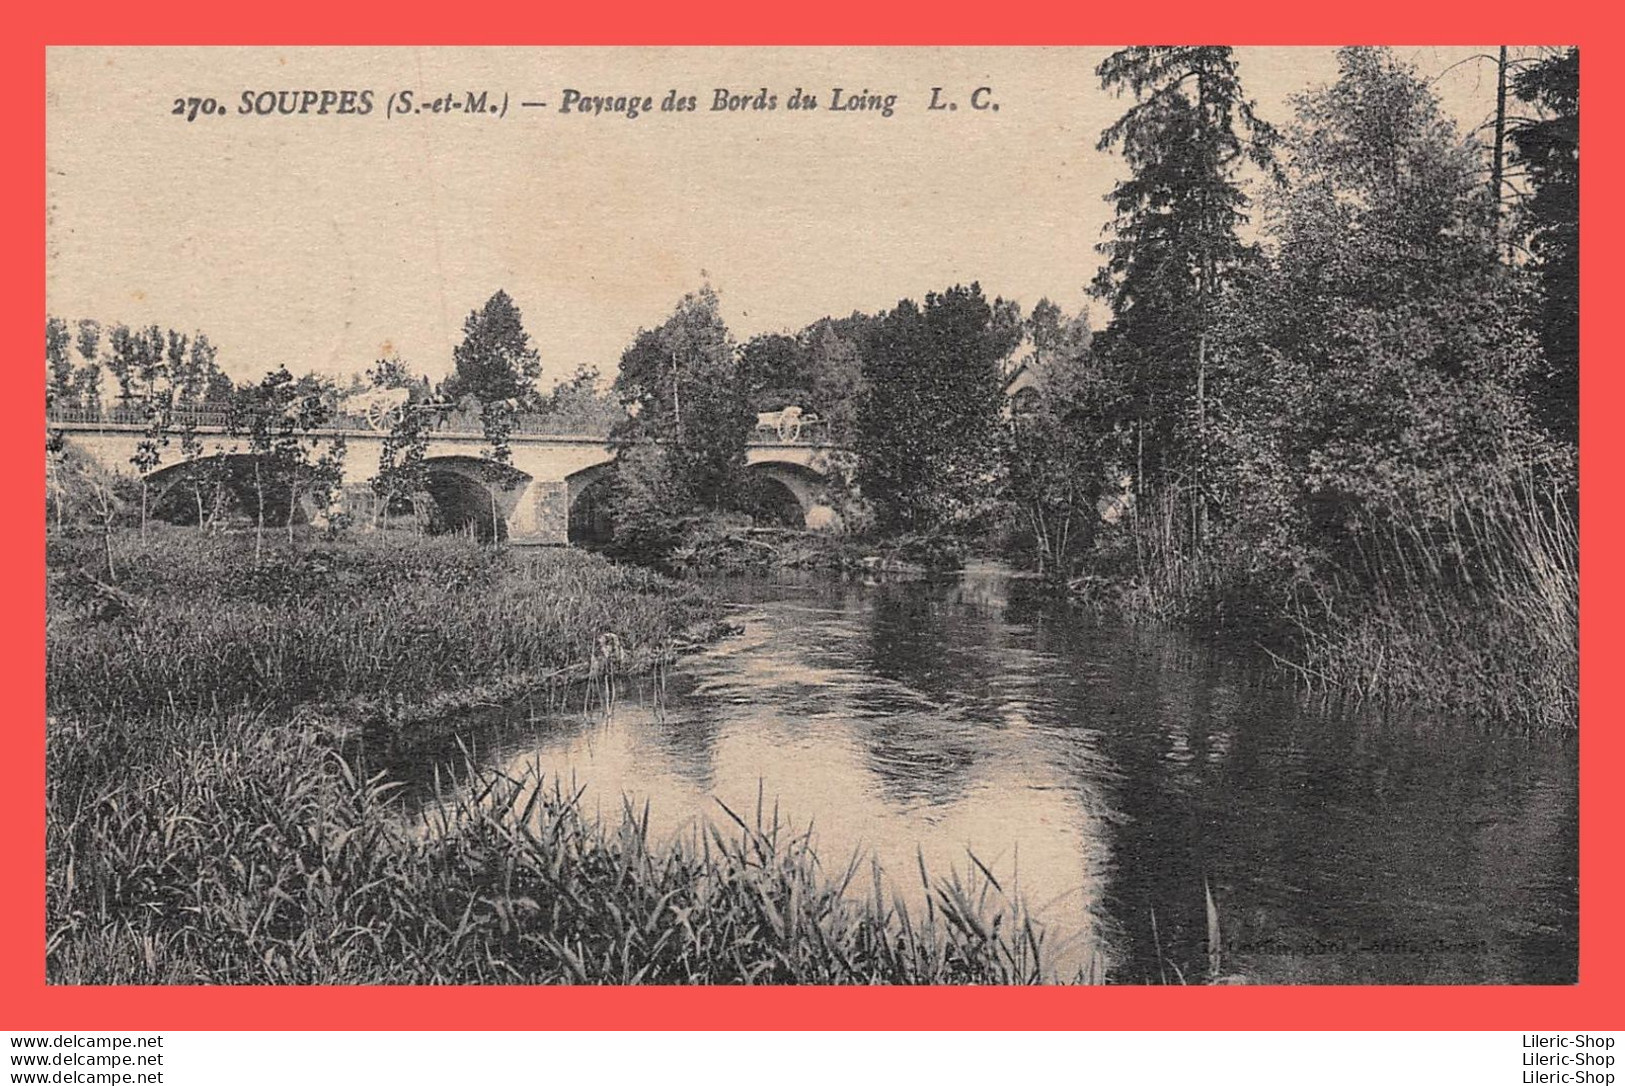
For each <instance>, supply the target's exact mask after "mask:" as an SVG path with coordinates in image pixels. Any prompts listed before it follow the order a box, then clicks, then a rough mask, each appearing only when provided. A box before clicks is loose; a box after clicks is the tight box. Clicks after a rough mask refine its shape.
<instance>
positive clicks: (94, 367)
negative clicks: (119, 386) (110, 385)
mask: <svg viewBox="0 0 1625 1086" xmlns="http://www.w3.org/2000/svg"><path fill="white" fill-rule="evenodd" d="M76 327H77V329H78V335H77V336H76V338H75V345H76V346H77V347H78V348H79V357H80V358H81V359H82V362H81V363H80V365H79V368H78V369H77V370H75V371H74V377H73V392H72V396H73V402H74V403H75V404H77V405H78V406H80V407H83V408H85V409H86V410H90V411H99V410H100V409H101V383H102V367H101V363H100V361H99V359H100V355H101V342H102V326H101V325H100V324H99V323H97V322H96V321H93V320H81V321H79V323H78V325H77V326H76Z"/></svg>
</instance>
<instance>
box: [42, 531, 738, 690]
mask: <svg viewBox="0 0 1625 1086" xmlns="http://www.w3.org/2000/svg"><path fill="white" fill-rule="evenodd" d="M101 548H102V540H101V539H100V538H91V537H76V538H66V539H62V538H58V539H53V540H52V541H51V542H50V544H49V546H48V551H47V578H48V579H47V616H46V700H47V706H48V707H49V709H50V710H51V711H52V712H55V713H63V714H77V715H80V716H108V717H114V716H123V715H130V714H150V713H155V712H162V711H167V710H168V709H170V708H171V707H180V708H182V709H193V710H201V709H205V708H211V707H221V708H227V709H230V708H236V707H247V708H249V709H253V710H270V711H273V712H276V713H278V714H283V715H286V714H288V713H290V712H292V711H293V710H294V709H296V708H298V707H301V706H303V707H310V706H332V707H334V708H335V709H344V710H347V711H348V713H349V715H355V714H356V713H357V712H360V713H363V714H366V715H370V716H373V717H381V718H384V719H400V718H403V717H407V716H411V715H413V714H414V713H418V712H421V710H423V709H424V707H426V706H430V705H440V706H442V707H445V708H451V707H453V706H452V705H450V704H449V703H448V700H447V699H452V700H455V699H456V697H458V696H460V695H461V696H465V697H467V698H489V697H490V696H491V695H492V693H493V691H497V692H505V693H510V694H513V693H519V692H522V691H523V689H524V688H525V687H526V686H535V685H543V684H546V683H547V682H549V681H553V680H564V679H568V678H571V677H575V676H577V675H578V674H579V673H584V672H585V671H586V670H589V669H594V668H602V667H616V668H620V669H626V668H629V667H637V666H640V665H647V664H648V663H650V662H652V661H653V660H654V659H656V658H659V657H661V656H663V655H665V654H669V653H670V652H671V651H672V650H673V648H674V647H675V646H677V645H678V644H679V643H680V642H681V641H682V640H683V639H684V638H685V637H689V636H695V631H696V627H698V626H700V625H701V624H703V623H704V622H706V621H708V620H709V619H710V618H711V609H710V605H709V603H708V602H707V600H706V597H705V596H704V595H703V594H702V593H701V592H699V591H698V590H696V589H694V588H693V587H691V586H683V585H680V584H678V583H676V582H673V581H670V580H667V579H665V578H663V577H660V576H659V575H658V574H655V573H651V572H649V571H647V570H641V569H636V568H631V567H623V566H616V565H613V564H611V563H609V562H606V561H604V560H603V559H600V558H597V557H595V556H592V555H588V554H584V553H582V552H579V551H573V550H547V551H537V552H529V553H527V552H520V551H499V550H494V549H491V548H482V547H480V546H478V545H475V544H473V543H471V542H468V541H466V540H459V539H452V538H438V539H419V538H402V537H394V536H390V535H388V534H385V533H380V534H378V535H375V536H362V537H357V538H355V539H353V540H345V541H341V542H331V543H311V544H298V545H293V546H289V545H277V546H273V547H271V548H270V549H269V552H268V554H267V556H266V558H265V560H263V561H262V562H261V563H259V564H258V565H256V564H255V563H254V561H253V546H252V543H251V541H249V540H247V539H245V538H240V537H233V536H209V535H204V534H201V533H196V532H185V531H176V530H172V531H166V532H156V533H154V534H153V537H152V539H151V540H150V541H149V542H146V543H143V542H142V541H141V539H140V538H139V537H137V536H135V535H134V534H126V535H123V536H118V537H115V539H114V551H115V562H114V568H115V569H116V570H117V571H118V582H117V584H116V585H109V584H107V583H106V582H105V581H103V580H101V579H99V578H100V577H101V576H102V575H103V573H102V572H101V571H102V570H103V565H104V563H103V562H102V558H101Z"/></svg>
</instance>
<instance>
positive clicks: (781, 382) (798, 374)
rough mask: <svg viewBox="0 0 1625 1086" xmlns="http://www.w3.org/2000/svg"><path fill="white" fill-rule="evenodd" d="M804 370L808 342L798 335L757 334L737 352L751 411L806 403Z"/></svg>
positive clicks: (805, 373) (740, 375)
mask: <svg viewBox="0 0 1625 1086" xmlns="http://www.w3.org/2000/svg"><path fill="white" fill-rule="evenodd" d="M807 371H808V365H807V346H806V344H805V343H804V342H803V341H802V340H801V339H800V338H799V337H797V336H787V335H784V334H783V333H769V334H764V335H760V336H756V337H754V338H752V339H751V341H750V342H749V343H747V344H745V349H744V350H743V351H741V352H740V355H739V377H740V380H741V381H742V382H743V383H744V386H745V396H746V398H747V399H748V400H749V402H750V407H751V410H753V411H777V410H779V409H780V408H782V407H788V406H792V405H794V406H803V405H805V403H806V401H807V377H808V372H807Z"/></svg>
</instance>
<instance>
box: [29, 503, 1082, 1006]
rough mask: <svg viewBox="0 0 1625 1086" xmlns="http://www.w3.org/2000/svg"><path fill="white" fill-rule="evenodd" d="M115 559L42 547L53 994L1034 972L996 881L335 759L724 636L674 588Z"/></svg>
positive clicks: (68, 546)
mask: <svg viewBox="0 0 1625 1086" xmlns="http://www.w3.org/2000/svg"><path fill="white" fill-rule="evenodd" d="M111 544H112V545H111V548H110V550H109V549H108V548H106V547H105V546H104V540H103V539H102V537H100V536H98V535H81V536H76V537H53V538H52V539H51V540H50V541H49V544H48V569H47V576H48V588H47V602H48V607H47V630H46V647H47V664H46V672H47V708H48V713H49V714H50V715H49V719H48V721H47V765H46V771H47V772H46V777H47V785H46V793H47V795H46V798H47V872H46V876H47V924H48V941H47V972H48V976H49V977H50V979H51V980H52V981H53V982H56V983H96V984H107V983H117V984H139V983H323V984H334V983H414V984H427V983H550V982H574V983H581V982H605V983H633V982H645V983H744V982H760V983H1023V982H1032V981H1037V980H1040V979H1055V978H1054V977H1053V976H1051V975H1050V971H1049V970H1047V967H1046V965H1045V962H1044V958H1043V940H1042V935H1041V933H1040V932H1038V931H1037V930H1035V929H1034V928H1033V926H1032V925H1031V924H1029V923H1028V921H1027V917H1026V914H1025V912H1024V910H1023V908H1022V906H1021V904H1020V903H1019V901H1015V902H1012V901H1008V900H1006V899H1005V897H1004V895H1003V894H1002V892H1000V891H998V888H997V887H996V886H993V885H989V884H988V883H985V882H980V881H975V882H969V883H967V882H965V881H961V880H958V879H950V880H946V881H944V880H936V879H932V878H931V877H930V876H928V875H927V874H926V873H925V872H924V871H923V870H922V871H921V872H920V877H921V878H922V879H923V880H925V885H926V889H927V895H928V896H927V900H928V902H929V904H928V907H927V908H926V909H925V910H924V912H923V914H922V913H921V912H920V910H917V909H916V910H915V911H914V912H912V913H911V912H910V910H909V909H908V908H907V907H906V906H905V905H904V904H903V903H902V901H901V900H900V899H897V898H894V897H893V896H891V895H890V893H889V892H883V891H882V890H881V889H880V886H881V885H882V881H883V880H882V878H881V873H880V872H879V871H878V869H871V868H868V867H864V866H863V865H862V864H861V863H859V862H857V861H855V860H854V861H853V862H852V863H851V864H850V865H849V866H846V867H840V868H835V867H831V866H829V865H828V864H827V863H822V862H820V859H819V857H818V856H817V855H816V854H815V852H814V849H813V844H812V842H811V840H810V839H809V837H808V836H807V835H806V834H798V833H796V832H794V831H792V830H791V829H790V828H789V827H788V826H786V825H784V824H783V823H781V822H780V821H779V820H778V818H777V816H776V815H774V816H773V817H771V818H767V817H766V816H764V814H763V813H762V812H760V811H758V812H757V813H756V815H755V817H754V818H750V817H739V818H736V819H734V821H733V822H732V826H733V831H731V832H727V833H723V832H719V831H716V830H711V831H709V832H708V833H707V834H706V836H703V837H701V836H698V835H697V834H690V835H689V836H687V837H679V838H677V839H671V840H655V839H653V838H652V837H651V835H650V833H649V829H648V815H647V811H644V812H643V813H642V814H641V815H640V814H639V813H638V811H636V810H635V809H633V808H632V807H631V806H628V807H627V808H626V809H625V810H624V811H622V812H621V813H620V817H618V818H617V817H614V816H608V817H603V816H600V815H598V814H595V813H591V812H588V811H586V810H584V809H583V808H582V806H581V805H580V804H579V803H578V801H577V799H576V797H575V796H574V795H573V794H572V793H570V792H568V791H566V790H563V789H561V788H560V787H559V785H558V782H556V781H545V782H544V781H542V780H540V779H538V778H535V777H531V778H527V779H518V780H516V779H514V778H512V777H509V776H506V775H503V774H500V773H496V772H493V771H490V770H483V769H477V768H475V767H472V766H470V767H466V768H467V773H466V774H465V776H466V780H464V781H463V783H461V784H459V785H457V786H456V787H455V788H453V789H451V791H450V793H449V794H446V795H443V796H442V797H441V800H440V802H439V803H438V804H436V805H434V806H432V807H431V808H430V811H431V814H430V816H428V817H427V819H426V820H425V819H424V818H420V817H417V816H414V815H412V814H411V813H409V812H408V811H407V810H406V809H405V808H404V807H403V805H402V804H399V803H396V802H394V801H393V799H392V797H393V796H394V794H395V792H396V789H397V786H396V785H395V784H393V783H392V782H390V781H388V780H386V779H384V778H383V777H371V778H369V777H367V776H366V773H365V772H364V771H362V770H361V769H360V768H359V764H360V763H359V762H358V760H356V759H355V758H354V757H352V756H351V755H349V754H348V753H347V750H348V744H350V743H351V741H352V740H354V739H355V738H356V736H357V734H358V733H365V735H366V736H367V737H368V738H369V741H370V740H371V739H373V738H383V739H386V740H387V739H390V738H400V737H403V736H406V735H409V734H417V733H419V732H420V731H421V730H422V729H424V728H426V727H433V726H434V725H435V723H436V722H444V721H446V720H447V719H448V718H450V719H455V714H456V713H458V712H459V711H460V710H463V709H466V708H468V707H470V706H473V705H478V704H486V703H489V702H495V701H499V700H501V699H504V698H511V697H515V696H518V695H519V694H521V693H524V692H526V691H527V690H529V691H533V690H535V689H538V688H540V687H545V686H546V685H547V684H549V683H559V684H563V683H568V682H570V681H575V680H579V679H580V678H582V677H585V676H604V675H607V674H610V673H618V674H628V673H630V672H632V671H635V670H639V669H645V668H648V667H650V666H653V665H655V664H656V663H658V662H659V661H662V660H669V659H670V658H672V656H673V655H675V654H676V653H679V652H681V651H683V649H684V648H685V647H686V646H687V645H689V644H691V643H693V642H695V641H696V640H703V639H704V638H707V637H713V636H716V635H717V634H718V633H720V632H722V631H724V630H725V629H727V627H726V625H725V624H723V623H721V622H720V620H719V619H718V612H717V610H716V609H715V605H714V604H713V602H712V601H711V600H710V599H709V597H708V596H707V595H706V594H705V593H703V592H701V591H700V590H698V589H696V588H695V587H693V586H692V585H684V584H681V583H678V582H676V581H672V580H670V579H667V578H664V577H661V576H659V575H658V574H655V573H651V572H648V571H645V570H640V569H635V568H629V567H623V566H616V565H613V564H611V563H608V562H606V561H604V560H602V559H599V558H596V557H594V556H591V555H587V554H583V553H581V552H578V551H562V550H561V551H543V552H531V553H516V552H510V551H501V550H496V549H491V548H481V547H478V546H475V545H473V544H471V543H468V542H464V541H458V540H448V539H420V538H416V537H404V536H392V535H379V536H374V537H358V538H356V539H348V540H339V541H323V542H316V541H313V540H304V541H301V542H299V543H296V544H292V545H285V544H278V545H276V546H274V547H271V548H270V549H269V550H268V552H267V553H266V555H265V556H264V558H263V560H261V561H259V562H255V560H254V548H253V543H252V540H251V539H249V538H238V537H229V536H207V535H203V534H200V533H196V532H189V531H180V530H167V529H157V530H154V531H153V532H151V537H150V539H148V540H146V541H143V540H142V539H141V538H140V537H139V536H138V535H136V534H135V533H128V534H122V535H116V536H115V537H114V538H113V539H112V540H111ZM731 813H732V812H729V814H731ZM741 814H743V812H742V813H741ZM866 879H868V880H872V882H873V884H874V887H875V889H874V891H873V893H865V892H862V891H861V890H860V889H859V887H860V886H862V885H864V882H863V880H866ZM1062 979H1067V978H1062ZM1079 979H1098V978H1079Z"/></svg>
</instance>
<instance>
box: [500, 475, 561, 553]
mask: <svg viewBox="0 0 1625 1086" xmlns="http://www.w3.org/2000/svg"><path fill="white" fill-rule="evenodd" d="M508 542H509V543H512V544H514V545H516V546H521V547H526V546H529V547H562V546H564V545H565V544H567V543H569V542H570V487H569V484H568V483H566V482H564V480H562V479H557V480H555V479H533V480H531V482H530V484H529V485H528V486H526V487H525V488H524V489H523V490H522V491H520V493H519V496H518V498H517V499H516V500H515V501H514V503H513V507H512V508H511V509H510V510H509V513H508Z"/></svg>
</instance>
